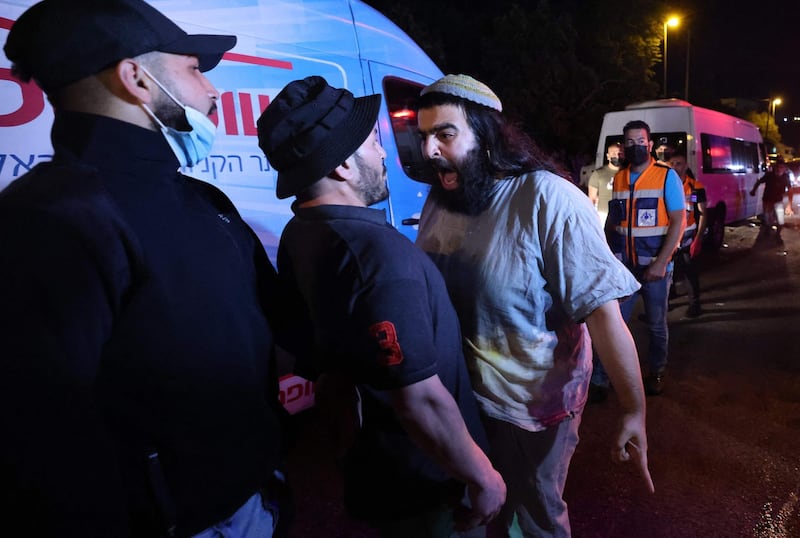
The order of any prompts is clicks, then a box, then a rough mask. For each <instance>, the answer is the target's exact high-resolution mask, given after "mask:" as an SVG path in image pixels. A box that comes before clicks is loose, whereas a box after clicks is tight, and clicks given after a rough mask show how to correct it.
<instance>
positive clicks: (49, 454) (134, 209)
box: [0, 0, 283, 537]
mask: <svg viewBox="0 0 800 538" xmlns="http://www.w3.org/2000/svg"><path fill="white" fill-rule="evenodd" d="M235 43H236V38H235V37H234V36H220V35H188V34H187V33H186V32H184V31H183V30H182V29H180V28H179V27H178V26H177V25H175V24H174V23H173V22H172V21H170V20H169V19H168V18H166V17H165V16H164V15H162V14H161V13H160V12H158V11H156V10H155V9H153V8H152V7H151V6H149V5H148V4H146V3H145V2H143V1H141V0H102V1H101V0H95V1H89V0H45V1H44V2H41V3H39V4H36V5H35V6H33V7H32V8H30V9H29V10H28V11H26V12H25V13H23V14H22V15H21V16H20V18H19V19H18V20H17V21H16V22H15V23H14V25H13V27H12V28H11V31H10V32H9V36H8V40H7V42H6V44H5V47H4V50H5V53H6V55H7V56H8V58H9V59H10V60H11V62H12V64H13V67H12V69H13V72H14V73H15V74H16V75H17V76H18V77H19V78H20V79H22V80H25V81H27V80H31V79H32V80H33V81H35V82H36V83H37V84H39V86H41V87H42V88H43V89H44V90H45V92H46V93H47V95H48V98H49V99H50V101H51V103H52V104H53V106H54V109H55V123H54V125H53V130H52V141H53V146H54V150H55V153H54V157H53V160H52V162H50V163H45V164H41V165H39V166H37V167H36V168H34V169H33V170H32V171H31V172H29V173H28V174H26V175H25V176H23V177H21V178H20V179H18V180H16V181H15V182H13V183H12V184H11V185H9V186H8V187H7V188H6V189H5V190H4V191H3V192H2V193H0V244H1V245H2V248H0V303H2V309H0V431H2V432H3V438H4V442H3V443H2V447H0V475H2V477H3V487H2V488H0V489H1V490H2V493H1V494H0V514H2V516H3V517H2V518H1V519H2V521H3V527H4V533H7V534H9V535H14V536H60V537H61V536H68V537H73V536H74V537H93V536H104V537H109V536H113V537H117V536H147V537H151V536H167V535H169V536H190V535H195V534H197V533H202V534H200V536H219V535H221V534H219V533H220V532H221V531H219V530H218V528H224V529H225V533H226V534H225V536H241V537H244V536H248V537H250V536H258V537H264V536H271V535H272V534H273V527H274V526H275V523H276V516H277V509H276V508H275V505H274V502H272V500H274V499H273V497H274V496H275V494H276V493H277V492H278V490H279V489H280V488H279V486H278V485H277V484H276V483H275V482H276V478H274V477H275V476H276V470H277V469H278V467H279V465H280V463H281V461H282V459H283V454H282V452H283V448H282V427H281V424H280V422H281V421H280V418H279V417H280V415H281V413H282V409H281V408H280V405H279V403H278V400H277V379H276V377H275V372H274V365H273V362H272V354H273V349H274V347H273V333H272V330H271V329H270V324H269V323H268V318H269V317H270V316H271V313H270V312H268V311H267V308H272V306H273V305H272V303H271V300H272V297H271V290H272V289H274V288H273V286H274V279H275V272H274V269H273V268H272V266H271V265H270V264H269V261H268V260H267V258H266V255H265V253H264V251H263V248H262V246H261V245H260V243H259V242H258V240H257V239H256V238H255V235H254V234H253V232H252V230H250V228H249V227H248V226H247V225H246V224H245V223H244V222H243V221H242V219H241V218H240V216H239V214H238V213H237V211H236V209H235V208H234V207H233V205H232V204H231V202H230V201H229V200H228V199H227V198H226V197H225V196H224V195H223V194H222V193H221V192H220V191H218V190H216V189H215V188H214V187H211V186H210V185H208V184H206V183H203V182H200V181H197V180H195V179H192V178H189V177H187V176H184V175H181V174H180V173H178V168H179V167H180V166H193V165H195V164H197V163H198V162H199V161H201V160H202V159H203V158H205V156H206V154H207V153H208V151H209V149H210V148H211V145H212V143H213V140H214V134H215V126H214V124H213V122H211V120H210V119H209V117H208V116H209V115H210V114H211V113H212V112H213V111H214V110H215V105H216V100H217V98H218V96H219V95H218V93H217V91H216V89H215V88H214V87H213V86H212V85H211V84H210V82H209V81H208V79H206V77H205V76H204V75H203V73H202V72H204V71H207V70H209V69H211V68H213V67H214V66H216V65H217V63H218V62H219V61H220V59H221V58H222V55H223V54H224V53H225V51H227V50H229V49H231V48H232V47H233V46H234V45H235ZM277 476H280V473H277ZM9 526H10V528H11V529H14V530H9Z"/></svg>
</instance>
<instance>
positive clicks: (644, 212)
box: [610, 159, 670, 266]
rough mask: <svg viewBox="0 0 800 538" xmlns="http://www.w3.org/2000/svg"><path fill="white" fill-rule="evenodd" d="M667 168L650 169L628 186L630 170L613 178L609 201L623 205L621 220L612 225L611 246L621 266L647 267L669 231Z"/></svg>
mask: <svg viewBox="0 0 800 538" xmlns="http://www.w3.org/2000/svg"><path fill="white" fill-rule="evenodd" d="M669 170H670V168H669V167H667V166H663V165H659V164H656V162H655V161H654V160H653V159H650V165H649V166H648V167H647V168H645V170H644V171H643V172H642V173H641V174H640V175H639V177H638V178H637V179H636V182H635V183H634V184H633V186H631V184H630V168H624V169H622V170H620V171H619V172H617V174H616V175H615V176H614V188H613V191H612V193H611V197H612V200H622V201H623V202H624V215H623V216H622V220H620V221H619V222H618V223H616V224H615V225H614V228H613V229H614V232H615V233H614V234H612V237H611V241H610V246H611V250H612V252H614V254H615V255H616V256H617V258H619V259H620V260H621V261H622V262H623V263H627V264H628V265H634V266H635V265H640V266H646V265H649V264H650V263H652V261H653V260H654V259H655V258H656V256H657V255H658V252H659V250H661V245H662V244H663V243H664V238H665V237H666V235H667V230H668V228H669V214H668V213H667V206H666V202H665V200H664V196H665V193H664V185H665V183H666V179H667V173H668V172H669Z"/></svg>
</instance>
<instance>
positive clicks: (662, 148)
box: [654, 137, 675, 165]
mask: <svg viewBox="0 0 800 538" xmlns="http://www.w3.org/2000/svg"><path fill="white" fill-rule="evenodd" d="M658 142H659V143H658V146H656V149H655V151H654V153H655V155H656V162H657V163H658V164H665V165H669V162H670V159H672V155H673V154H674V153H675V148H673V147H672V146H670V145H669V144H667V139H666V137H661V138H660V139H659V141H658Z"/></svg>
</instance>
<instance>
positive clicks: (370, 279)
mask: <svg viewBox="0 0 800 538" xmlns="http://www.w3.org/2000/svg"><path fill="white" fill-rule="evenodd" d="M379 107H380V96H379V95H369V96H366V97H358V98H356V97H354V96H353V94H352V93H350V92H349V91H347V90H344V89H335V88H332V87H331V86H329V85H328V84H327V82H326V81H325V80H324V79H323V78H322V77H316V76H312V77H308V78H305V79H303V80H297V81H294V82H292V83H290V84H289V85H288V86H287V87H286V88H284V89H283V90H282V91H281V93H280V94H278V96H277V97H276V98H275V100H274V101H272V103H270V105H269V106H268V107H267V109H266V110H265V111H264V113H263V114H262V115H261V117H260V118H259V121H258V137H259V145H260V147H261V148H262V149H263V150H264V153H265V154H266V156H267V158H268V159H269V161H270V163H271V164H272V166H273V167H274V168H275V169H276V170H277V171H278V184H277V195H278V197H279V198H286V197H289V196H294V197H295V198H296V202H295V203H294V205H293V206H292V209H293V211H294V213H295V216H294V218H293V219H292V220H291V221H290V222H289V223H288V224H287V226H286V228H285V230H284V232H283V235H282V236H281V241H280V246H279V250H278V273H279V279H280V281H281V282H282V283H283V284H284V285H285V288H286V289H287V290H289V291H290V293H293V294H295V296H296V297H297V298H298V299H297V301H298V302H297V304H298V310H299V311H304V312H305V317H306V319H308V324H309V326H310V335H311V339H312V340H313V344H312V347H313V356H314V362H315V363H316V364H315V367H316V370H317V371H318V372H320V373H323V374H326V375H328V376H331V375H332V376H336V377H338V378H345V379H349V380H352V382H353V383H354V384H355V386H356V387H357V391H358V394H359V398H360V404H361V413H360V419H359V420H360V424H359V427H360V430H359V431H358V434H357V435H356V436H355V441H354V443H353V444H352V446H351V447H350V448H349V450H348V451H347V453H346V455H345V458H344V479H345V503H346V505H347V507H348V509H349V511H350V512H351V514H352V515H354V516H356V517H358V518H361V519H364V520H366V521H368V522H370V523H371V524H372V525H374V526H375V527H377V528H378V529H380V531H381V535H382V536H396V537H401V536H402V537H407V536H426V537H449V536H451V535H452V533H453V530H454V510H457V509H458V505H459V502H460V501H461V499H462V497H463V495H464V486H465V485H466V488H467V493H468V494H469V500H470V502H471V506H472V509H471V510H470V511H469V512H467V513H464V514H461V515H462V516H464V517H463V520H460V521H459V523H460V526H463V527H464V528H469V527H473V526H475V525H479V524H483V523H486V522H487V521H488V520H489V519H490V518H491V517H493V516H494V514H495V513H496V512H497V511H498V510H499V509H500V506H501V505H502V503H503V501H504V499H505V485H504V484H503V481H502V479H501V478H500V476H499V475H498V473H497V472H496V471H495V470H494V469H493V468H492V466H491V464H490V463H489V461H488V459H487V458H486V455H485V454H484V451H483V450H482V448H485V437H484V433H483V430H482V428H481V425H480V421H479V418H478V414H477V408H476V405H475V400H474V397H473V395H472V392H471V389H470V386H469V376H468V374H467V371H466V367H465V363H464V358H463V355H462V351H461V339H460V334H459V329H458V320H457V319H456V315H455V312H454V310H453V307H452V305H451V304H450V301H449V299H448V297H447V291H446V289H445V286H444V282H443V281H442V278H441V275H439V273H438V272H437V271H436V268H435V267H434V266H433V264H432V263H431V261H430V260H429V259H428V258H427V257H426V256H425V254H424V253H423V252H421V251H420V250H418V249H417V248H416V247H415V246H414V245H413V244H412V243H411V242H410V241H408V239H407V238H405V237H404V236H403V235H402V234H400V233H399V232H398V231H397V230H395V229H394V228H393V227H391V226H390V225H389V224H388V223H387V222H386V216H385V214H384V212H383V211H382V210H378V209H371V208H369V207H367V206H369V205H371V204H374V203H376V202H380V201H382V200H384V199H386V197H387V196H388V190H387V186H386V168H385V166H384V164H383V160H384V158H385V157H386V153H385V152H384V150H383V147H382V146H381V145H380V143H379V141H378V134H377V129H376V127H375V122H376V121H377V116H378V109H379ZM318 405H320V406H324V405H326V404H324V403H323V402H321V401H318Z"/></svg>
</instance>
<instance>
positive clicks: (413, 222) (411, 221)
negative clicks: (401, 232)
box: [400, 217, 419, 226]
mask: <svg viewBox="0 0 800 538" xmlns="http://www.w3.org/2000/svg"><path fill="white" fill-rule="evenodd" d="M400 222H401V223H402V224H403V225H404V226H416V225H417V224H419V219H418V218H415V217H411V218H408V219H403V220H401V221H400Z"/></svg>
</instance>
